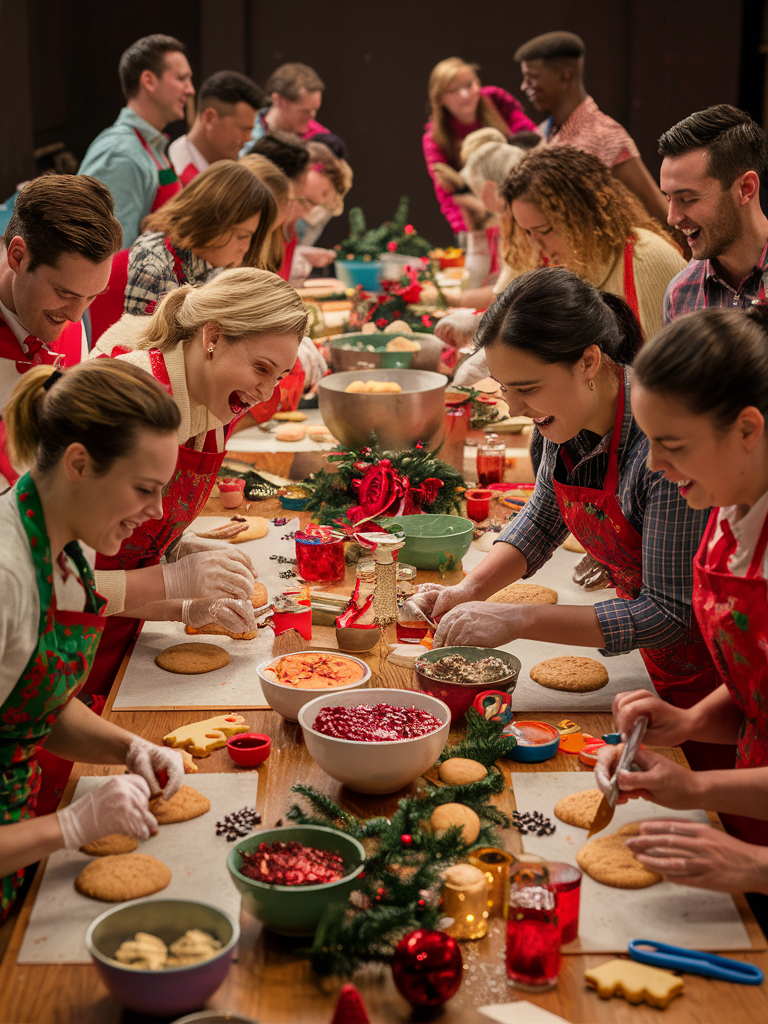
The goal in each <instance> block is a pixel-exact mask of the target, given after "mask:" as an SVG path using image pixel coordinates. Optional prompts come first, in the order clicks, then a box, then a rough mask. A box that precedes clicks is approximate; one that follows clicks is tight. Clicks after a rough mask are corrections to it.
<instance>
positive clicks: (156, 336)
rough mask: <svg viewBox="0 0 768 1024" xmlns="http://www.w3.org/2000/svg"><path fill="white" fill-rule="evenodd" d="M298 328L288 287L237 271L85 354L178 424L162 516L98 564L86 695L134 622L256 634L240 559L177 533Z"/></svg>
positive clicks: (269, 387)
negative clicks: (142, 378) (106, 362)
mask: <svg viewBox="0 0 768 1024" xmlns="http://www.w3.org/2000/svg"><path fill="white" fill-rule="evenodd" d="M200 177H202V175H200ZM306 322H307V314H306V312H305V310H304V306H303V304H302V302H301V300H300V298H299V297H298V295H297V294H296V292H295V291H294V290H293V289H292V288H291V287H290V286H289V285H287V284H285V282H283V281H281V280H280V278H278V277H277V276H276V275H274V274H270V273H269V272H268V271H265V270H255V269H251V268H241V269H239V270H225V271H223V272H222V273H221V274H219V275H218V276H217V277H215V278H214V279H213V280H212V281H209V282H208V283H207V284H205V285H202V286H201V287H199V288H191V287H190V286H189V285H184V286H183V287H180V288H177V289H175V290H174V291H171V292H169V294H168V295H167V296H166V297H165V298H164V299H163V300H162V302H161V303H160V305H159V306H158V308H157V310H156V312H155V313H154V314H153V316H151V317H131V316H126V317H123V319H122V320H121V321H120V322H119V323H118V324H115V326H114V327H112V328H111V329H110V330H109V331H107V333H106V334H104V335H103V337H102V338H101V340H100V341H99V344H98V346H97V348H96V350H94V352H93V353H92V355H102V356H105V355H106V356H111V357H113V358H115V357H116V358H121V359H125V360H127V361H128V362H130V363H133V364H135V365H138V366H141V367H142V368H143V369H146V370H147V371H148V372H150V373H151V374H152V376H153V377H154V378H155V379H156V380H157V381H158V382H159V383H160V384H161V385H162V386H163V387H164V388H165V389H166V391H168V393H169V394H171V395H172V397H173V399H174V401H175V402H176V404H177V406H178V408H179V411H180V413H181V425H180V427H179V431H178V443H179V445H178V461H177V466H176V472H175V474H174V476H173V478H172V480H171V482H170V483H169V484H168V486H167V487H166V488H165V489H164V492H163V515H162V518H160V519H158V520H155V521H152V522H146V523H144V524H143V525H142V526H140V527H139V528H138V529H136V530H135V531H134V532H133V534H132V535H131V537H129V538H127V539H126V540H125V542H124V543H123V545H122V546H121V548H120V551H119V552H116V553H114V554H113V555H110V556H109V557H105V556H99V557H98V558H97V561H96V570H97V572H96V582H97V586H98V587H99V590H100V592H101V593H103V594H104V596H105V597H107V598H108V601H109V604H108V606H107V616H108V621H107V625H106V628H105V631H104V637H103V639H102V643H101V646H100V648H99V652H98V655H97V657H96V661H95V664H94V668H93V671H92V672H91V675H90V677H89V679H88V682H87V684H86V687H85V690H86V692H88V693H91V694H94V695H97V696H99V697H101V699H102V701H103V699H104V696H105V695H106V694H107V693H108V692H109V688H110V686H111V685H112V682H113V681H114V677H115V673H116V672H117V669H118V668H119V666H120V662H121V661H122V659H123V657H124V655H125V653H126V651H127V649H128V647H129V646H130V644H131V642H132V640H133V639H134V637H135V636H136V634H137V632H138V629H139V627H140V625H141V620H142V619H156V620H159V619H174V618H176V619H181V620H182V621H184V622H185V623H187V624H189V625H193V626H201V625H204V624H205V623H206V622H212V621H213V622H216V623H218V624H219V625H221V626H223V627H224V628H227V629H230V630H232V631H233V632H242V631H243V630H244V629H253V628H254V622H253V609H252V607H251V603H250V598H251V596H252V594H253V585H254V577H253V570H252V567H251V565H250V562H249V560H248V558H247V556H245V555H243V554H242V552H240V551H238V550H237V548H236V547H232V546H231V545H229V544H227V543H226V542H216V541H210V540H204V539H202V538H199V537H196V536H195V535H194V534H191V533H187V534H185V532H184V531H185V530H186V529H187V527H188V526H189V525H190V524H191V523H192V522H193V521H194V520H195V519H196V518H197V516H198V515H199V514H200V512H201V511H202V509H203V506H204V505H205V503H206V501H207V500H208V496H209V495H210V493H211V490H212V488H213V485H214V483H215V482H216V474H217V472H218V470H219V468H220V466H221V463H222V461H223V459H224V456H225V454H226V449H225V441H226V436H227V433H228V431H229V426H230V423H231V422H232V420H233V419H234V418H235V417H236V416H239V415H242V414H243V413H244V412H246V411H247V410H248V409H250V408H251V407H252V406H253V405H255V404H256V403H257V402H261V401H265V400H268V399H269V398H270V397H271V395H272V392H273V391H274V390H275V388H277V386H278V385H279V383H280V380H281V379H282V378H283V377H284V376H286V375H287V374H288V373H289V371H290V369H291V367H292V366H293V364H294V362H295V361H296V352H297V349H298V344H299V340H300V339H301V337H302V335H303V333H304V330H305V328H306ZM161 559H162V564H161ZM179 600H183V606H181V607H180V606H179V603H178V602H179ZM94 706H97V705H94Z"/></svg>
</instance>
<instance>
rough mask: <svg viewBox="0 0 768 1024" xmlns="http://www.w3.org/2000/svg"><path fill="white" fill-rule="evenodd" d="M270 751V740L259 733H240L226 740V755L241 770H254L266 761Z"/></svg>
mask: <svg viewBox="0 0 768 1024" xmlns="http://www.w3.org/2000/svg"><path fill="white" fill-rule="evenodd" d="M271 750H272V740H271V739H270V737H269V736H265V735H264V733H261V732H241V733H238V734H237V735H235V736H230V737H229V739H228V740H227V753H228V754H229V756H230V757H231V758H232V760H233V761H234V762H235V764H239V765H241V766H242V767H243V768H255V767H256V765H257V764H261V763H262V762H264V761H266V760H267V758H268V757H269V755H270V752H271Z"/></svg>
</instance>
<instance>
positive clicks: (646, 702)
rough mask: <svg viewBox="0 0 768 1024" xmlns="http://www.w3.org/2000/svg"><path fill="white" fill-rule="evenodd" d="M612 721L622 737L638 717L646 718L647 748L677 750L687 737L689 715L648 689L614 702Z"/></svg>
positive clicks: (632, 726) (645, 738)
mask: <svg viewBox="0 0 768 1024" xmlns="http://www.w3.org/2000/svg"><path fill="white" fill-rule="evenodd" d="M612 711H613V720H614V722H615V723H616V728H617V730H618V731H619V732H620V733H621V734H622V736H629V735H630V733H631V732H632V729H633V728H634V725H635V722H636V721H637V719H638V718H639V717H640V716H641V715H645V717H646V718H647V719H648V728H647V729H646V732H645V737H644V741H645V743H646V744H647V745H648V746H650V747H679V746H680V744H681V743H684V742H685V741H686V740H687V739H689V737H690V714H689V711H688V710H686V709H685V708H676V707H674V706H673V705H672V704H667V702H666V701H664V700H661V698H660V697H655V696H652V695H651V694H650V693H648V691H647V690H628V691H626V692H625V693H619V694H618V695H617V696H616V697H614V700H613V708H612Z"/></svg>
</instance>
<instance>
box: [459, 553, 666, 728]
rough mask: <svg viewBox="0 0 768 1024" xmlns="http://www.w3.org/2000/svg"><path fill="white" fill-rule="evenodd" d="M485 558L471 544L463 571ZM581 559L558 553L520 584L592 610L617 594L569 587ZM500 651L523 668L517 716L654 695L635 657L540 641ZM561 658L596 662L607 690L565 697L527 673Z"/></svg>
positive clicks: (607, 706) (595, 707)
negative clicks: (631, 693)
mask: <svg viewBox="0 0 768 1024" xmlns="http://www.w3.org/2000/svg"><path fill="white" fill-rule="evenodd" d="M484 557H485V556H484V554H483V552H481V551H478V550H477V548H476V547H475V545H474V544H473V545H472V546H471V547H470V549H469V551H468V552H467V554H466V555H465V556H464V558H463V560H462V567H463V569H464V571H465V572H469V571H470V570H471V569H474V567H475V566H476V565H479V564H480V562H481V561H482V559H483V558H484ZM582 557H583V555H579V554H575V553H574V552H572V551H564V550H563V548H558V549H557V551H555V553H554V554H553V556H552V558H550V559H549V561H548V562H545V563H544V565H543V566H542V567H541V569H539V571H538V572H537V573H536V574H535V575H533V576H531V578H530V579H527V580H521V582H522V583H534V584H537V585H538V586H540V587H550V588H551V589H552V590H556V591H557V596H558V604H578V605H595V604H598V603H599V602H600V601H609V600H612V599H613V598H615V597H616V591H615V590H594V591H591V592H590V591H587V590H585V589H584V588H583V587H580V586H578V585H577V584H576V583H574V582H573V570H574V569H575V567H576V565H577V563H578V562H579V561H580V560H581V559H582ZM500 650H502V651H509V653H510V654H514V655H515V656H516V657H518V658H519V659H520V661H521V662H522V665H523V667H522V671H521V672H520V678H519V679H518V681H517V686H516V688H515V692H514V693H513V695H512V708H513V709H514V711H515V714H529V713H531V712H534V711H558V712H559V711H563V712H571V711H610V710H611V706H612V704H613V698H614V697H615V696H616V695H617V694H618V693H622V692H623V691H624V690H647V691H648V692H649V693H652V694H655V693H656V689H655V687H654V685H653V683H652V682H651V679H650V676H649V675H648V672H647V670H646V667H645V662H644V661H643V659H642V657H641V655H640V652H639V651H630V652H629V653H628V654H619V655H616V656H615V657H610V658H604V657H603V655H602V654H600V653H599V652H598V651H597V649H596V648H595V647H570V646H566V645H564V644H556V643H543V642H542V641H539V640H514V641H512V643H509V644H505V645H504V646H503V647H501V648H500ZM565 655H573V656H574V657H579V658H594V659H595V660H596V661H599V662H600V663H601V664H603V665H604V666H605V668H606V670H607V672H608V684H607V685H606V686H604V687H603V688H602V689H601V690H593V691H592V692H591V693H567V692H565V691H563V690H550V689H548V688H547V687H546V686H540V685H539V684H538V683H535V682H534V681H533V680H532V679H531V676H530V669H531V668H532V667H533V666H534V665H536V664H537V663H538V662H540V661H544V660H545V659H547V658H562V657H563V656H565Z"/></svg>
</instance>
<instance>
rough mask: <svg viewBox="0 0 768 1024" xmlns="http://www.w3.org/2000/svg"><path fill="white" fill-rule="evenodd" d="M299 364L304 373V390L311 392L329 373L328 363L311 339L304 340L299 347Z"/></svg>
mask: <svg viewBox="0 0 768 1024" xmlns="http://www.w3.org/2000/svg"><path fill="white" fill-rule="evenodd" d="M299 362H300V363H301V368H302V370H303V371H304V390H305V391H309V390H310V389H311V388H313V387H314V386H315V384H317V383H318V382H319V381H320V380H321V379H322V378H323V377H324V376H325V375H326V373H328V363H326V361H325V360H324V359H323V357H322V356H321V355H320V352H319V351H318V348H317V346H316V345H315V343H314V341H312V339H311V338H302V339H301V344H300V345H299Z"/></svg>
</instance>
